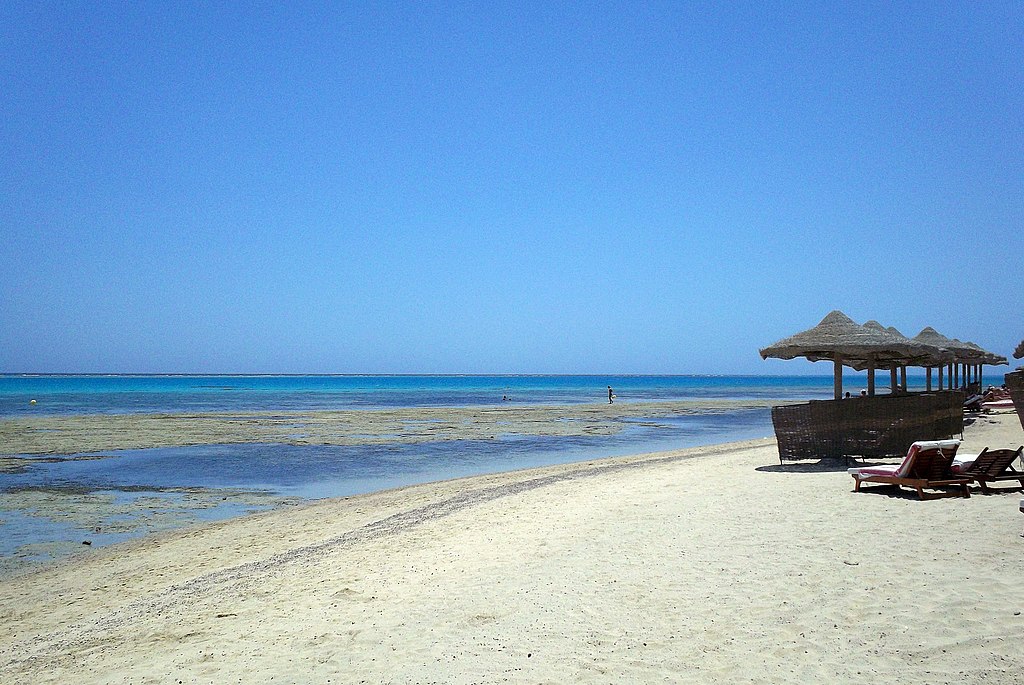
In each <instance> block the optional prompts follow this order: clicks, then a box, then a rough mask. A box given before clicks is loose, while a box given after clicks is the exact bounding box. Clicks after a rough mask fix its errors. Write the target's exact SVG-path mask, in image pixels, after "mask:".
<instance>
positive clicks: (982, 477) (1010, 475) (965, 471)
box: [953, 446, 1024, 495]
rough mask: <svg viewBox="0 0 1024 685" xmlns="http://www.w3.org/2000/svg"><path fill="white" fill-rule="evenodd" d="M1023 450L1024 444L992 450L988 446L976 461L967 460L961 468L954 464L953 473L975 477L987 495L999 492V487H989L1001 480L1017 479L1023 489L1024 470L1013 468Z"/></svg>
mask: <svg viewBox="0 0 1024 685" xmlns="http://www.w3.org/2000/svg"><path fill="white" fill-rule="evenodd" d="M1022 452H1024V446H1021V447H1018V448H1017V449H1015V450H1011V449H1001V450H990V449H989V448H987V447H986V448H985V449H983V450H982V451H981V454H979V455H978V456H977V457H975V458H974V461H972V462H969V463H968V462H966V461H965V463H964V466H963V467H961V468H959V469H957V467H956V465H954V466H953V473H954V474H955V475H957V476H964V477H968V478H971V479H973V480H974V481H975V482H976V483H977V484H978V485H980V486H981V491H982V492H983V493H985V494H986V495H987V494H989V493H991V492H999V490H998V489H997V490H992V489H991V488H989V487H988V484H989V483H998V482H1000V481H1007V480H1015V481H1017V482H1018V483H1020V487H1021V489H1024V471H1018V470H1016V469H1015V468H1013V462H1014V461H1016V460H1017V459H1019V458H1020V456H1021V453H1022ZM1004 489H1010V488H1004ZM1012 489H1016V488H1012Z"/></svg>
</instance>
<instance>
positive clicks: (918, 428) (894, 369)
mask: <svg viewBox="0 0 1024 685" xmlns="http://www.w3.org/2000/svg"><path fill="white" fill-rule="evenodd" d="M760 352H761V357H762V358H764V359H767V358H769V357H773V358H778V359H794V358H797V357H804V358H806V359H808V360H810V361H819V360H830V361H832V362H833V368H834V372H833V376H834V383H833V386H834V387H833V389H834V399H833V400H817V401H811V402H807V403H802V404H792V405H783V406H777V407H774V408H773V409H772V423H773V425H774V427H775V435H776V438H777V440H778V443H779V459H780V461H781V460H785V459H820V458H822V457H849V456H861V457H891V456H899V455H903V454H905V453H906V452H907V450H908V448H909V447H910V446H911V445H912V444H913V443H914V442H915V441H916V440H941V439H944V438H950V437H952V436H954V435H959V434H961V433H962V431H963V405H964V401H965V399H966V398H967V395H968V393H969V392H970V391H976V390H977V389H978V387H979V383H980V380H981V378H982V376H981V371H980V369H981V366H982V365H983V364H1005V363H1006V359H1005V358H1003V357H999V356H998V355H995V354H992V353H989V352H986V351H985V350H983V349H981V348H980V347H978V346H976V345H973V344H969V343H961V342H959V341H955V340H950V339H948V338H945V337H944V336H941V335H939V334H938V333H937V332H936V331H934V329H931V328H926V329H925V330H923V331H922V332H921V333H920V334H919V335H918V336H916V337H915V338H907V337H906V336H904V335H902V334H901V333H900V332H899V331H898V330H896V329H894V328H885V327H884V326H882V325H881V324H880V323H878V322H876V321H869V322H867V323H866V324H864V325H860V324H857V323H856V322H854V321H853V320H852V319H850V317H848V316H846V315H845V314H843V313H842V312H840V311H833V312H831V313H829V314H828V315H827V316H826V317H825V318H824V319H822V320H821V322H820V323H819V324H818V325H816V326H814V327H813V328H810V329H808V330H806V331H803V332H801V333H797V334H795V335H793V336H790V337H788V338H784V339H782V340H780V341H778V342H776V343H774V344H772V345H769V346H768V347H766V348H764V349H762V350H761V351H760ZM844 366H848V367H850V368H853V369H855V370H857V371H864V370H866V371H867V372H868V383H867V384H868V387H867V391H866V393H865V396H855V397H845V398H844V395H843V367H844ZM908 366H918V367H923V368H925V369H927V370H928V372H927V376H926V382H927V388H926V390H925V391H924V392H908V390H907V380H906V369H907V367H908ZM932 368H937V369H939V370H940V372H939V375H938V386H937V387H936V388H934V389H933V388H932V383H931V379H932V376H931V369H932ZM943 368H948V375H947V381H946V384H945V388H943V380H942V374H941V369H943ZM880 369H881V370H888V371H889V374H890V392H889V393H888V394H884V395H879V394H877V392H876V386H875V372H876V371H877V370H880Z"/></svg>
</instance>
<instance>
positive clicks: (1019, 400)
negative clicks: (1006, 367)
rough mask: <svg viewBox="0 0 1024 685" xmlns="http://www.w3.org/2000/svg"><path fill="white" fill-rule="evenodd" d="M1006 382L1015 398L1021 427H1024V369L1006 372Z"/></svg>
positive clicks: (1012, 396)
mask: <svg viewBox="0 0 1024 685" xmlns="http://www.w3.org/2000/svg"><path fill="white" fill-rule="evenodd" d="M1005 382H1006V388H1007V389H1008V390H1009V391H1010V397H1011V398H1012V399H1013V408H1014V409H1016V410H1017V418H1018V419H1020V425H1021V428H1024V369H1022V370H1018V371H1011V372H1010V373H1008V374H1006V377H1005Z"/></svg>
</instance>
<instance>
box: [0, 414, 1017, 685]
mask: <svg viewBox="0 0 1024 685" xmlns="http://www.w3.org/2000/svg"><path fill="white" fill-rule="evenodd" d="M965 438H966V444H965V445H964V447H963V448H962V450H963V451H965V452H966V451H974V452H977V451H980V449H981V448H982V447H984V446H985V445H990V446H992V447H997V446H999V447H1003V446H1011V445H1012V446H1014V447H1016V446H1017V445H1019V444H1021V443H1024V431H1022V430H1021V426H1020V423H1019V421H1018V420H1017V417H1016V415H1015V414H1007V415H1002V416H996V417H993V418H985V419H982V421H980V422H979V424H977V425H975V426H972V427H970V428H969V429H968V432H967V434H966V436H965ZM690 457H695V458H690ZM852 486H853V482H852V479H851V478H850V477H849V476H848V475H847V474H846V473H845V472H844V471H839V470H831V471H824V470H818V469H816V468H812V467H810V466H805V467H786V468H780V467H779V466H778V457H777V452H776V450H775V447H774V444H773V442H772V441H768V440H765V441H760V442H755V443H745V444H739V445H729V446H719V447H714V448H703V449H698V450H687V451H685V452H678V453H671V454H661V455H649V456H642V457H634V458H627V459H617V460H608V461H595V462H590V463H582V464H576V465H570V466H561V467H552V468H545V469H538V470H533V471H524V472H517V473H512V474H504V475H498V476H485V477H478V478H472V479H465V480H460V481H452V482H446V483H437V484H430V485H424V486H416V487H411V488H405V489H402V490H396V491H390V492H384V493H377V494H373V495H368V496H361V497H354V498H349V499H345V500H337V501H331V502H324V503H319V504H316V505H311V506H306V507H301V508H298V509H289V510H285V511H280V512H274V513H270V514H262V515H256V516H252V517H248V518H245V519H240V520H234V521H229V522H223V523H219V524H214V525H209V526H205V527H201V528H195V529H191V530H186V531H183V532H179V533H174V534H168V535H163V536H161V537H158V538H153V539H148V540H144V541H141V542H135V543H128V544H125V545H120V546H116V547H112V548H108V549H100V550H94V551H91V552H88V553H86V554H83V555H82V556H80V557H79V558H76V559H73V560H71V561H68V562H65V563H63V564H61V565H59V566H57V567H55V568H52V569H49V570H45V571H40V572H35V573H32V574H29V575H26V576H22V577H19V578H14V579H10V580H7V581H4V582H3V584H2V585H0V681H2V682H4V683H50V682H54V683H115V682H116V683H121V682H130V683H178V682H182V683H195V682H200V683H228V682H240V683H270V682H273V683H328V682H330V683H339V682H341V683H358V682H368V683H420V682H422V683H428V682H438V683H494V682H516V683H520V682H523V683H525V682H531V683H567V682H584V683H591V682H593V683H622V682H637V683H650V682H667V683H679V682H683V683H706V682H711V681H716V682H729V683H747V682H758V683H808V682H810V683H816V682H835V681H839V682H865V683H867V682H900V683H947V682H948V683H975V682H990V681H991V682H1000V683H1020V682H1024V615H1022V613H1021V612H1022V611H1024V563H1022V562H1024V538H1022V537H1021V531H1022V530H1024V515H1022V514H1021V513H1020V512H1019V511H1018V503H1019V501H1020V499H1021V495H1020V493H1010V494H1000V495H992V496H982V495H980V494H978V495H975V496H974V497H971V498H970V499H967V500H964V499H944V500H935V501H926V502H921V501H918V500H917V498H916V495H914V494H913V493H911V492H910V491H906V494H905V495H904V496H899V497H895V496H891V491H890V490H887V489H876V490H871V489H868V488H865V492H862V493H853V492H852Z"/></svg>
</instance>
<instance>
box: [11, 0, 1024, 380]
mask: <svg viewBox="0 0 1024 685" xmlns="http://www.w3.org/2000/svg"><path fill="white" fill-rule="evenodd" d="M14 4H15V3H8V4H6V5H5V6H4V7H3V8H2V9H0V120H2V121H3V124H2V125H0V155H2V159H0V161H2V164H0V234H2V235H0V371H4V372H43V371H52V372H254V373H274V372H279V373H320V372H323V373H344V372H365V373H373V372H381V373H389V372H393V373H415V372H423V373H445V372H450V373H490V372H505V373H530V372H535V373H803V372H817V373H830V371H831V369H830V367H826V365H824V364H818V365H811V364H807V363H803V362H778V361H768V362H765V361H762V360H761V359H760V357H759V356H758V354H757V350H758V348H760V347H764V346H766V345H768V344H770V343H772V342H774V341H775V340H777V339H779V338H782V337H785V336H787V335H790V334H792V333H795V332H797V331H800V330H804V329H806V328H808V327H810V326H812V325H814V324H816V323H817V322H818V321H819V320H820V319H821V318H822V317H823V316H824V315H825V314H827V313H828V312H829V311H830V310H832V309H841V310H843V311H845V312H846V313H847V314H848V315H850V316H851V317H852V318H854V319H855V320H858V321H862V322H863V321H865V320H867V319H877V320H879V321H881V322H882V323H883V324H885V325H892V326H896V327H897V328H899V329H900V330H902V331H903V332H904V333H906V334H909V335H913V334H915V333H917V332H918V331H919V330H920V329H921V328H923V327H924V326H927V325H931V326H934V327H935V328H937V329H938V330H939V331H940V332H942V333H944V334H945V335H948V336H950V337H959V338H962V339H969V340H973V341H975V342H977V343H978V344H981V345H982V346H983V347H986V348H989V349H992V350H993V351H995V352H998V353H1000V354H1004V355H1008V354H1009V352H1010V351H1011V350H1012V349H1013V347H1014V346H1015V345H1016V344H1017V342H1019V341H1020V340H1021V338H1022V337H1024V321H1022V318H1021V315H1020V310H1021V304H1022V302H1024V285H1022V284H1024V281H1022V280H1021V278H1020V275H1019V274H1020V271H1021V266H1022V262H1021V259H1022V255H1024V230H1022V229H1024V222H1022V217H1024V145H1022V141H1024V114H1022V112H1024V89H1022V88H1021V84H1022V83H1024V60H1022V58H1021V55H1024V5H1022V4H1020V3H1005V4H1004V3H999V2H986V3H942V2H927V3H869V2H857V3H835V4H829V3H819V2H808V3H796V2H794V3H789V2H787V3H765V2H752V3H682V2H678V3H677V2H664V3H601V2H595V3H566V4H555V3H515V4H512V3H507V4H506V3H483V2H480V3H458V2H442V3H430V2H426V3H374V4H355V3H303V2H292V3H247V2H246V3H213V4H215V5H216V6H215V7H210V6H207V5H206V4H195V5H190V4H187V3H163V2H148V3H147V2H138V3H123V4H122V3H104V2H80V3H76V2H60V3H47V2H40V3H20V5H22V6H13V5H14ZM253 5H254V6H253ZM278 5H280V6H278ZM1005 368H1006V367H1004V369H1005Z"/></svg>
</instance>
